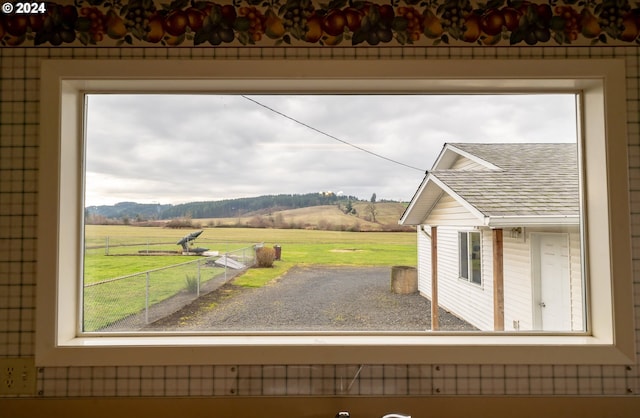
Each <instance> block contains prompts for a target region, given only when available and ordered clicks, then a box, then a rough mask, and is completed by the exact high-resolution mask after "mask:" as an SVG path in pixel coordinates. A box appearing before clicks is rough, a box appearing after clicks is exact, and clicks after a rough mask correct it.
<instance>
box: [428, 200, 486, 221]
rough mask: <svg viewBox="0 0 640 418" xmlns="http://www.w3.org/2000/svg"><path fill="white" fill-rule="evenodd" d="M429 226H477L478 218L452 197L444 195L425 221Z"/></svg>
mask: <svg viewBox="0 0 640 418" xmlns="http://www.w3.org/2000/svg"><path fill="white" fill-rule="evenodd" d="M425 223H427V224H429V225H451V226H454V225H455V226H477V225H481V222H480V220H479V219H478V218H476V217H475V216H473V215H472V214H471V213H470V212H469V210H468V209H466V208H465V207H464V206H462V205H461V204H460V203H458V202H457V201H456V200H455V199H454V198H453V197H451V196H450V195H443V196H442V197H441V198H440V200H438V203H436V206H435V207H434V208H433V210H432V211H431V213H430V214H429V217H428V218H427V219H426V220H425Z"/></svg>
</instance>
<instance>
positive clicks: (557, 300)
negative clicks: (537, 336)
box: [532, 234, 571, 331]
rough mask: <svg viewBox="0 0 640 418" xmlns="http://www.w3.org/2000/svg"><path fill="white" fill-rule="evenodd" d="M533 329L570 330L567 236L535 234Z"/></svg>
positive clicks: (533, 241)
mask: <svg viewBox="0 0 640 418" xmlns="http://www.w3.org/2000/svg"><path fill="white" fill-rule="evenodd" d="M532 245H534V260H533V262H534V285H535V286H534V298H533V311H534V325H535V328H536V329H540V330H544V331H570V330H571V285H570V274H569V240H568V235H567V234H536V236H535V238H534V239H533V240H532Z"/></svg>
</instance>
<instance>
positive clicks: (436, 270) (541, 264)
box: [400, 143, 585, 331]
mask: <svg viewBox="0 0 640 418" xmlns="http://www.w3.org/2000/svg"><path fill="white" fill-rule="evenodd" d="M577 161H578V159H577V146H576V144H575V143H574V144H564V143H563V144H542V143H540V144H445V146H444V147H443V149H442V151H441V153H440V155H439V156H438V158H437V159H436V162H435V163H434V165H433V169H432V170H430V171H428V172H427V174H426V176H425V178H424V180H423V181H422V183H421V184H420V187H419V188H418V190H417V191H416V193H415V195H414V197H413V199H412V200H411V203H410V204H409V206H408V207H407V209H406V211H405V212H404V214H403V215H402V217H401V219H400V223H401V224H403V225H417V226H418V228H417V230H418V232H417V234H418V289H419V291H420V293H421V294H423V295H424V296H426V297H427V298H429V299H431V300H432V316H433V317H434V320H433V321H432V322H433V323H434V329H437V327H438V325H437V309H435V307H436V306H440V307H441V308H443V309H446V310H448V311H450V312H452V313H454V314H456V315H457V316H459V317H461V318H463V319H464V320H466V321H468V322H469V323H471V324H473V325H474V326H476V327H478V328H479V329H481V330H498V331H502V330H504V331H513V330H545V331H546V330H554V331H558V330H561V331H572V330H582V329H584V324H585V315H584V311H583V309H584V304H583V300H584V292H585V286H584V284H583V274H582V263H581V239H580V216H579V212H580V211H579V207H580V189H579V175H578V174H579V173H578V163H577Z"/></svg>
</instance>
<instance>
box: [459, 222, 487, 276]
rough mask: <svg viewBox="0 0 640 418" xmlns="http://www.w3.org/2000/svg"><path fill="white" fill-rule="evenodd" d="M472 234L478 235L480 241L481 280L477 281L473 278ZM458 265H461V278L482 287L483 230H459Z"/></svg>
mask: <svg viewBox="0 0 640 418" xmlns="http://www.w3.org/2000/svg"><path fill="white" fill-rule="evenodd" d="M463 235H465V236H466V247H467V248H466V254H465V256H466V266H467V268H466V270H467V271H466V272H465V271H463V269H462V266H463V260H462V258H463V257H462V254H463V253H462V236H463ZM471 235H477V236H478V237H479V238H478V239H479V241H480V282H476V281H474V280H473V279H472V277H473V263H472V261H473V257H472V253H473V250H472V248H471ZM458 252H459V253H458V263H459V264H458V267H459V276H460V279H461V280H464V281H465V282H469V283H470V284H472V285H475V286H480V287H482V232H481V231H458Z"/></svg>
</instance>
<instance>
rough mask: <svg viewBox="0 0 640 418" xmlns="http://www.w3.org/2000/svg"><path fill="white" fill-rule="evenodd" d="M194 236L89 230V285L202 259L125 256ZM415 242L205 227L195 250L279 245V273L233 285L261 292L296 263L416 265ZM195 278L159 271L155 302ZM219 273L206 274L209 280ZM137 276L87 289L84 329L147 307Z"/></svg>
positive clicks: (401, 235)
mask: <svg viewBox="0 0 640 418" xmlns="http://www.w3.org/2000/svg"><path fill="white" fill-rule="evenodd" d="M190 232H193V231H192V230H175V229H167V228H154V227H133V226H98V225H88V226H87V227H86V237H85V247H86V248H87V250H86V251H85V261H84V265H85V269H84V280H85V285H88V284H92V283H96V282H101V281H105V280H109V279H112V278H115V277H121V276H126V275H131V274H136V273H143V272H145V271H147V270H152V269H158V268H162V267H167V266H173V265H176V264H179V263H184V262H185V261H190V260H196V259H198V258H200V259H202V257H193V256H178V255H174V256H171V255H169V256H164V255H163V256H143V255H124V254H137V253H138V251H146V250H150V251H157V250H164V251H167V250H168V251H178V250H180V249H181V248H180V246H178V245H176V242H177V241H178V240H179V239H181V238H182V237H184V236H185V235H187V234H188V233H190ZM107 237H108V241H107ZM415 239H416V238H415V234H414V233H407V232H341V231H318V230H296V229H249V228H205V229H204V232H203V233H202V235H200V237H198V239H197V240H196V241H195V246H198V247H204V248H208V249H210V250H212V251H218V252H220V253H225V252H228V251H233V250H236V249H238V248H243V247H247V246H250V245H253V244H256V243H264V245H265V246H273V245H279V246H280V247H281V251H282V259H281V260H280V261H276V263H275V265H274V267H273V268H263V269H249V270H247V271H246V272H245V273H244V274H243V275H242V276H240V277H238V278H236V279H235V281H234V284H236V285H239V286H248V287H259V286H263V285H264V284H266V283H268V282H270V281H272V280H274V279H276V278H277V277H279V276H280V275H282V274H284V273H285V272H286V271H287V270H289V269H290V268H291V267H293V266H296V265H332V266H335V265H348V266H386V265H388V266H393V265H409V266H415V265H416V259H417V254H416V246H415ZM107 242H108V243H109V249H108V253H109V254H110V255H106V251H105V244H106V243H107ZM194 265H195V264H194ZM193 274H195V273H194V272H193V271H192V272H186V271H183V268H182V267H181V268H180V269H173V268H172V269H169V270H166V271H164V272H163V273H162V274H159V273H154V274H153V276H152V277H153V280H154V282H153V288H154V289H153V290H154V293H153V297H152V298H151V300H150V302H151V303H154V302H158V301H160V300H163V299H166V298H167V297H170V296H171V295H173V294H175V293H177V292H179V291H180V290H183V289H184V288H185V277H186V276H188V275H193ZM213 274H214V273H213V272H207V275H208V276H207V277H209V278H210V277H212V275H213ZM136 277H137V279H135V280H133V281H132V280H129V279H127V280H122V281H116V282H113V283H109V284H107V285H99V286H94V287H89V288H87V290H86V291H85V324H86V323H91V324H92V325H91V327H89V328H90V330H95V329H99V328H100V327H102V326H105V325H107V324H109V323H112V322H114V321H116V320H118V319H120V318H122V317H124V316H127V315H130V314H132V313H135V312H139V311H140V310H141V309H143V308H144V300H145V290H144V285H143V284H142V283H143V281H144V279H143V277H144V275H138V276H136ZM132 279H133V278H132ZM134 282H135V283H134ZM89 289H90V290H89ZM114 306H115V307H117V309H114Z"/></svg>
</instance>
